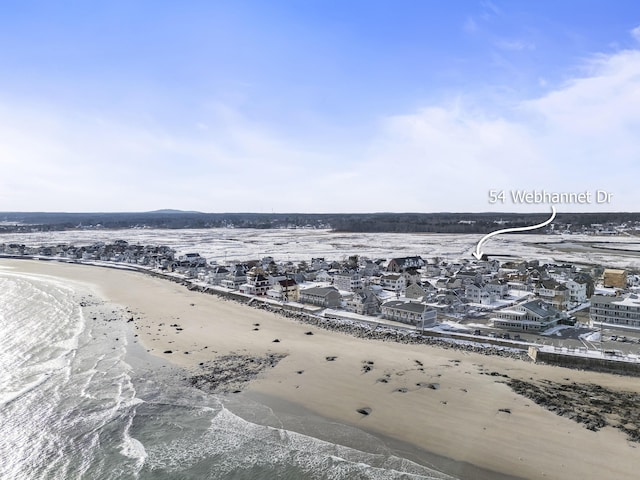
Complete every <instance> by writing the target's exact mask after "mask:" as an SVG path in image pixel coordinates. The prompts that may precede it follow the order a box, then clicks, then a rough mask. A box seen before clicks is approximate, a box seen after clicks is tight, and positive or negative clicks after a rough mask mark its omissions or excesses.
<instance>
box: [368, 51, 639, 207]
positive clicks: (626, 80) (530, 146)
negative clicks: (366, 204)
mask: <svg viewBox="0 0 640 480" xmlns="http://www.w3.org/2000/svg"><path fill="white" fill-rule="evenodd" d="M586 67H587V68H586V71H587V72H588V73H585V75H584V76H582V77H581V78H576V79H574V80H572V81H570V82H568V83H567V84H566V85H564V86H562V87H561V88H558V89H556V90H554V91H552V92H551V93H549V94H547V95H545V96H543V97H541V98H537V99H533V100H527V101H522V102H520V103H519V104H518V105H516V106H515V108H514V109H513V110H511V111H509V112H502V113H501V114H497V113H493V114H491V113H489V112H492V111H493V109H492V108H491V106H486V105H485V106H484V108H478V107H477V106H475V107H472V106H470V105H468V104H467V105H465V104H464V103H463V102H452V103H451V104H448V105H442V106H431V107H427V108H423V109H420V110H418V111H416V112H414V113H412V114H405V115H398V116H393V117H390V118H388V119H387V120H386V121H385V122H384V124H383V133H382V137H381V139H380V140H378V141H377V142H376V144H375V146H374V148H373V154H372V156H371V160H370V162H369V163H368V164H367V166H366V167H363V168H362V170H363V171H373V172H375V171H380V170H381V169H383V168H384V167H385V166H391V165H392V166H393V168H392V171H393V179H394V180H396V181H397V182H399V183H395V182H391V181H389V178H388V177H383V178H380V177H376V176H375V175H371V176H369V178H368V182H373V183H375V184H376V185H377V187H378V188H383V187H384V186H386V192H387V196H388V197H389V198H390V199H394V198H403V199H404V200H405V203H406V204H409V206H412V207H413V208H415V209H416V210H421V211H424V210H427V211H430V210H475V211H482V210H488V209H491V208H495V207H490V206H489V204H488V203H487V191H488V190H489V189H490V188H500V189H515V188H527V189H547V190H550V191H576V192H580V191H584V190H589V191H593V190H596V189H607V190H609V191H612V192H613V193H614V199H615V203H614V204H612V205H609V206H606V208H607V209H608V210H637V197H636V195H635V194H634V193H633V192H634V191H635V188H636V184H637V178H640V171H639V167H640V165H639V164H638V158H640V140H638V137H637V132H638V131H639V130H640V113H639V112H640V52H638V51H625V52H620V53H618V54H615V55H612V56H608V57H605V56H600V57H598V58H595V59H594V60H593V61H591V62H589V64H588V65H586ZM403 192H404V195H403ZM407 199H408V200H407ZM509 207H510V208H509V209H520V208H519V207H517V206H516V207H513V206H511V205H510V206H509ZM407 208H408V207H404V208H403V209H407ZM565 208H566V209H567V210H574V209H576V208H575V207H565ZM597 208H598V207H597V206H595V205H592V206H590V207H589V208H586V210H595V209H597ZM539 209H540V208H539V207H535V208H525V207H523V208H522V210H523V211H524V210H539ZM581 209H582V210H585V208H584V207H581Z"/></svg>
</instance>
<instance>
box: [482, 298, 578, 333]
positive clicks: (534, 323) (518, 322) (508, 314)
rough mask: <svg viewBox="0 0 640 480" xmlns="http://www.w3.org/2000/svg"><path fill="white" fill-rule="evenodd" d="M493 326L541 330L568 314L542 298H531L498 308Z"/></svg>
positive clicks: (517, 329)
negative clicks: (501, 308)
mask: <svg viewBox="0 0 640 480" xmlns="http://www.w3.org/2000/svg"><path fill="white" fill-rule="evenodd" d="M494 315H495V317H494V318H493V319H492V321H493V326H494V327H496V328H504V329H505V330H514V331H518V332H539V331H542V330H546V329H547V328H551V327H554V326H555V325H557V324H558V322H559V321H560V320H562V319H563V318H565V317H566V316H565V315H564V314H563V313H562V312H560V311H559V310H558V309H556V308H554V307H552V306H551V305H549V304H548V303H546V302H543V301H542V300H529V301H527V302H523V303H520V304H517V305H513V306H512V307H509V308H505V309H503V310H498V311H496V312H495V313H494Z"/></svg>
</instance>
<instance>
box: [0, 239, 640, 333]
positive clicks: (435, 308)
mask: <svg viewBox="0 0 640 480" xmlns="http://www.w3.org/2000/svg"><path fill="white" fill-rule="evenodd" d="M0 254H2V255H5V256H26V257H33V258H40V259H60V260H65V261H76V262H109V263H116V264H123V265H130V266H136V267H139V268H144V269H148V270H151V271H157V272H162V273H163V274H166V275H172V276H174V277H175V276H177V277H179V278H184V279H188V280H189V281H190V282H195V283H196V284H198V285H202V286H207V287H210V288H215V289H218V290H219V291H226V292H237V293H238V294H242V295H245V296H249V297H256V298H263V299H265V300H267V299H268V300H270V301H274V302H281V303H283V304H285V303H286V304H300V305H301V306H306V308H316V309H318V310H321V309H332V311H333V312H334V313H333V314H334V315H336V313H335V312H336V311H337V312H340V311H342V312H344V315H352V316H356V318H357V316H360V317H362V318H369V319H374V320H377V321H386V322H389V323H391V324H393V323H397V324H399V325H406V326H412V327H416V328H417V327H419V328H422V329H425V328H433V327H437V326H438V325H442V324H449V325H451V324H459V325H461V326H464V325H470V326H471V327H473V330H474V331H475V333H476V334H478V333H483V330H485V329H487V330H486V331H487V332H492V333H491V335H492V336H503V337H505V338H508V337H510V333H509V332H512V333H511V335H513V333H516V334H518V335H517V336H518V337H519V336H520V335H519V334H525V333H534V334H540V333H543V332H545V331H548V330H549V329H553V328H555V327H558V326H571V325H574V324H575V323H576V316H575V315H576V314H578V313H579V312H583V313H582V318H581V321H582V322H583V323H584V322H585V319H586V321H587V322H588V323H590V325H591V327H594V326H598V325H600V326H601V325H611V326H616V327H630V328H640V320H639V319H638V318H639V317H638V315H640V314H639V313H638V312H640V303H639V302H638V296H637V293H638V292H637V288H638V285H639V284H640V279H639V277H638V275H635V274H633V273H632V272H627V271H625V270H620V269H609V268H604V267H601V266H586V265H573V264H542V263H541V262H539V261H523V260H513V259H508V260H498V259H489V260H481V261H476V260H475V259H471V258H469V259H464V260H457V261H449V260H443V259H440V258H437V257H436V258H422V257H420V256H411V257H396V258H388V259H383V258H376V259H373V258H364V257H359V256H357V255H353V256H350V257H349V258H347V259H343V260H342V261H336V260H334V259H328V258H321V257H317V258H312V259H311V261H300V262H294V261H286V262H283V261H278V260H276V259H274V258H273V257H270V256H266V257H263V258H260V259H253V260H247V261H242V262H237V261H236V262H230V263H228V264H225V265H220V264H217V263H216V262H210V261H207V259H206V258H204V257H203V256H201V255H200V254H199V253H197V252H192V253H186V254H181V255H178V254H177V253H176V251H175V250H173V249H171V248H169V247H166V246H150V245H134V244H129V243H128V242H126V241H124V240H115V241H114V242H113V243H105V242H97V243H94V244H92V245H86V246H74V245H67V244H60V245H55V246H41V247H27V246H25V245H21V244H13V243H11V244H0ZM590 306H591V312H590V317H585V313H584V312H587V311H588V309H589V307H590ZM471 327H468V328H471ZM496 332H498V333H497V334H496ZM499 332H504V334H500V333H499Z"/></svg>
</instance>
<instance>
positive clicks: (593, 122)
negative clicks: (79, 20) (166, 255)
mask: <svg viewBox="0 0 640 480" xmlns="http://www.w3.org/2000/svg"><path fill="white" fill-rule="evenodd" d="M548 88H551V87H549V86H548ZM470 98H472V96H471V94H467V96H466V97H465V98H464V99H463V98H458V99H453V100H451V101H449V102H440V103H437V104H435V103H434V104H430V105H424V106H422V107H420V108H416V110H415V111H413V112H404V113H398V114H396V115H389V116H386V117H384V118H381V119H380V122H379V125H378V128H377V130H376V131H375V132H371V135H370V138H369V140H367V141H364V142H361V143H360V144H359V145H357V148H356V147H354V146H353V145H350V146H349V148H348V149H347V148H346V147H345V145H342V144H337V143H336V144H330V145H325V146H323V147H322V149H319V148H317V147H311V146H309V145H308V144H306V143H304V140H303V139H301V138H296V139H295V140H291V139H290V138H288V137H287V136H286V135H284V134H283V133H282V132H276V131H274V130H273V129H272V128H269V127H268V126H266V125H263V124H260V123H256V122H255V121H253V120H251V119H250V118H247V116H245V115H243V114H241V113H240V112H239V111H238V110H235V109H231V108H228V107H227V106H225V105H214V106H213V107H212V108H211V109H210V110H209V111H208V115H206V114H205V115H199V117H198V119H197V120H192V121H185V122H184V125H186V126H187V128H186V129H185V131H177V130H175V129H169V128H168V127H158V125H157V124H153V123H151V122H148V123H146V124H143V123H140V122H138V123H132V122H124V121H121V120H119V119H118V117H117V116H115V114H112V115H111V116H107V115H106V114H105V115H104V116H102V117H100V116H97V115H88V114H85V113H83V114H80V113H78V112H70V111H67V110H63V109H60V108H55V107H53V106H51V107H49V108H42V107H39V108H37V109H36V108H32V109H26V108H25V107H24V105H17V104H16V103H15V102H13V103H12V102H8V101H5V102H2V101H0V171H1V172H2V175H0V211H2V210H5V211H6V210H75V211H81V210H84V211H87V210H152V209H156V208H184V209H189V210H191V209H195V210H203V211H262V212H270V211H272V210H274V211H279V212H294V211H298V212H305V211H306V212H345V211H351V212H358V211H360V212H370V211H447V210H449V211H487V210H496V209H503V210H518V211H527V210H528V211H532V210H535V211H540V210H541V208H540V207H536V206H534V207H531V208H525V207H522V208H520V207H518V206H513V205H509V204H507V205H504V206H500V205H498V206H491V205H490V204H489V203H488V191H489V190H490V189H506V190H508V189H520V188H525V189H546V190H549V191H575V192H580V191H584V190H595V189H605V190H608V191H611V192H612V193H613V194H614V197H613V198H614V203H613V204H612V205H610V206H608V208H607V209H609V210H636V211H637V206H638V198H637V193H636V192H637V179H638V178H640V171H639V168H640V167H639V164H638V159H639V158H640V140H638V136H637V132H638V131H640V114H639V113H638V112H640V51H636V50H629V51H622V52H619V53H616V54H614V55H609V56H598V57H595V58H593V59H592V60H591V61H589V62H587V63H586V64H585V65H584V70H583V72H582V74H581V75H580V76H579V77H576V78H574V79H572V80H570V81H567V82H566V84H564V85H562V86H560V87H557V88H555V89H551V91H550V92H549V93H547V94H545V95H544V96H541V97H539V98H535V99H527V100H522V101H520V102H518V103H516V104H514V105H513V106H512V107H511V108H510V109H506V110H505V109H504V107H497V106H494V105H488V104H484V105H480V104H478V103H473V101H472V100H469V99H470ZM200 113H202V112H200ZM187 120H188V119H187ZM198 123H201V124H202V125H203V126H206V127H207V128H206V129H205V128H199V127H198V125H197V124H198ZM194 125H195V126H196V128H194ZM347 151H348V152H350V153H348V154H347V153H346V152H347ZM594 209H595V206H594V207H593V208H586V210H594ZM567 210H569V209H568V208H567ZM582 210H585V208H582ZM561 211H562V210H561Z"/></svg>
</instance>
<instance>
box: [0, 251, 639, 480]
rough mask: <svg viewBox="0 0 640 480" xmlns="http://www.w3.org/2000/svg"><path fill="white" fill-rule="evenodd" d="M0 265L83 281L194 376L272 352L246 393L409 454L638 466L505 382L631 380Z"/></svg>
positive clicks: (150, 345) (120, 277) (613, 385)
mask: <svg viewBox="0 0 640 480" xmlns="http://www.w3.org/2000/svg"><path fill="white" fill-rule="evenodd" d="M1 264H2V265H3V266H8V267H11V268H13V269H15V270H17V271H21V272H27V273H37V274H42V275H51V276H55V277H59V278H64V279H70V280H74V281H78V282H82V283H86V284H88V285H91V286H92V288H94V289H95V290H96V292H97V293H98V294H99V295H100V296H102V297H103V298H104V299H107V300H109V301H111V302H113V303H116V304H119V305H121V306H123V307H126V308H127V309H128V310H130V311H131V312H132V313H131V315H132V318H133V321H132V322H131V325H132V328H133V329H134V330H135V334H137V335H138V336H137V340H139V341H140V342H141V343H142V345H143V346H144V347H145V348H146V349H147V350H148V351H149V353H152V354H154V355H157V356H159V357H162V358H164V359H166V360H169V361H170V362H173V363H175V364H177V365H180V366H182V367H184V368H187V369H189V370H190V371H191V372H193V374H194V375H198V374H202V373H205V372H206V369H207V368H211V366H212V365H213V364H214V363H215V360H216V359H219V358H220V357H225V356H230V355H236V356H251V357H260V358H269V356H271V358H275V357H277V361H274V363H273V366H269V367H268V368H266V369H264V370H262V371H261V372H260V373H259V374H258V376H257V378H256V379H255V380H253V381H252V382H250V383H249V384H248V385H246V386H244V387H243V388H244V389H246V390H247V392H248V393H249V394H251V393H252V392H253V393H255V394H256V395H263V396H264V398H274V399H281V400H282V401H284V402H291V403H294V404H297V405H300V406H301V407H304V408H305V409H307V410H308V411H310V412H313V413H315V414H318V415H320V416H322V417H325V418H327V419H330V420H333V421H336V422H340V423H345V424H350V425H355V426H357V427H359V428H361V429H363V430H366V431H369V432H372V433H374V434H380V435H382V436H384V437H389V438H393V439H396V440H398V441H400V442H405V443H407V444H411V445H414V446H415V447H416V448H417V449H422V450H425V451H428V452H433V453H435V454H437V455H441V456H444V457H448V458H451V459H453V460H456V461H458V462H466V463H469V464H472V465H476V466H478V467H481V468H484V469H487V470H491V471H495V472H501V473H504V474H506V475H512V476H515V477H521V478H530V479H537V478H544V479H548V478H558V479H585V478H615V479H627V478H629V479H631V478H637V472H638V470H639V469H640V450H639V447H640V443H634V442H631V441H629V440H628V438H627V435H625V433H624V432H622V431H620V430H619V429H614V428H611V427H604V428H602V429H600V430H599V431H591V430H588V429H587V428H585V427H584V425H582V424H580V423H577V422H575V421H573V420H571V419H569V418H567V417H561V416H558V415H556V414H555V413H553V412H551V411H549V410H547V409H545V408H543V407H542V406H539V405H537V404H536V403H534V402H533V401H532V400H530V399H528V398H526V397H524V396H521V395H519V394H517V393H515V392H514V391H513V389H512V388H511V387H510V386H509V385H508V383H507V382H508V380H509V379H517V380H525V381H542V380H548V381H551V382H558V383H564V384H567V383H570V382H576V383H581V384H582V383H584V384H592V383H593V384H597V385H601V386H603V387H606V388H608V389H612V390H616V391H629V392H636V393H637V392H640V382H639V381H638V379H637V378H632V377H624V376H617V375H607V374H599V373H591V372H583V371H577V370H569V369H564V368H560V367H552V366H545V365H537V364H533V363H529V362H524V361H518V360H513V359H510V358H502V357H497V356H488V355H481V354H476V353H469V352H465V351H461V350H452V349H442V348H437V347H433V346H428V345H406V344H399V343H394V342H383V341H379V340H366V339H361V338H355V337H353V336H350V335H347V334H344V333H339V332H332V331H328V330H324V329H321V328H317V327H314V326H310V325H307V324H303V323H299V322H296V321H294V320H292V319H288V318H284V317H282V316H280V315H277V314H274V313H270V312H267V311H264V310H259V309H256V308H252V307H248V306H243V305H240V304H238V303H236V302H233V301H229V300H225V299H222V298H219V297H216V296H213V295H205V294H201V293H198V292H192V291H188V290H187V289H186V288H185V287H184V286H182V285H179V284H177V283H172V282H169V281H166V280H163V279H160V278H154V277H151V276H148V275H144V274H141V273H136V272H128V271H120V270H115V269H107V268H99V267H92V266H84V265H70V264H61V263H55V262H43V261H22V260H20V261H17V260H16V261H13V260H2V262H1ZM168 352H171V353H168ZM358 410H360V412H359V411H358Z"/></svg>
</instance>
